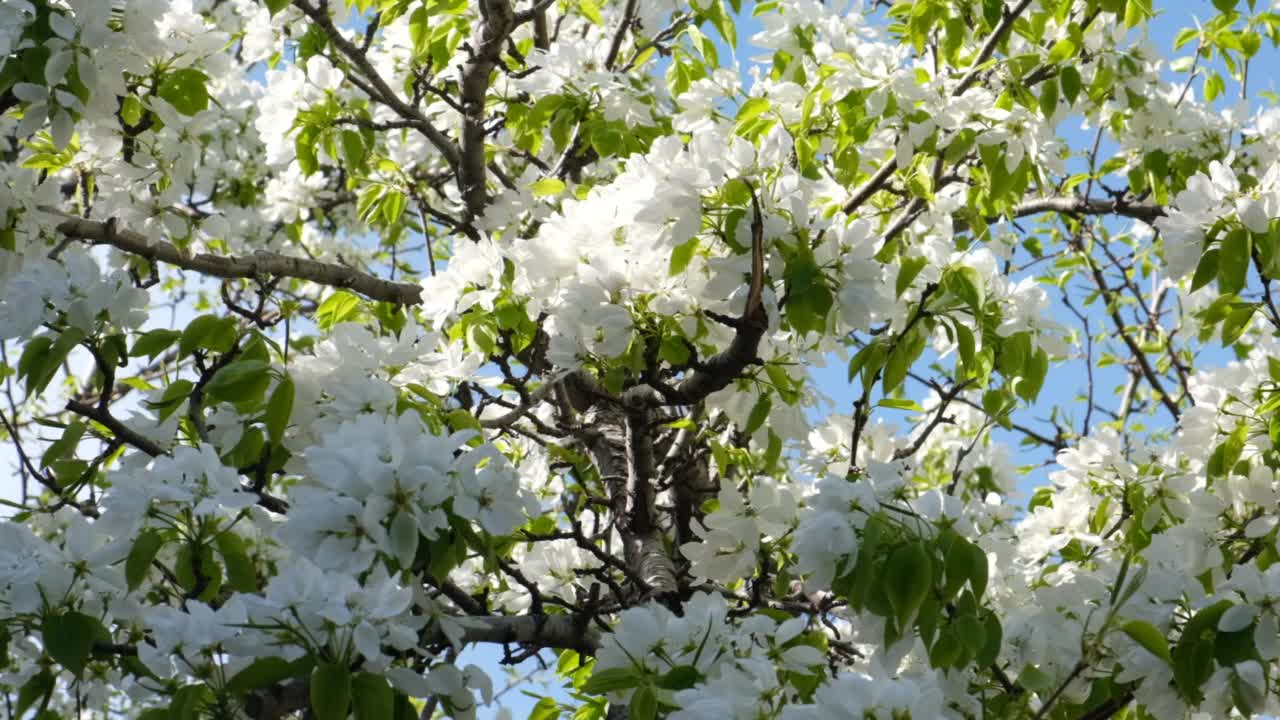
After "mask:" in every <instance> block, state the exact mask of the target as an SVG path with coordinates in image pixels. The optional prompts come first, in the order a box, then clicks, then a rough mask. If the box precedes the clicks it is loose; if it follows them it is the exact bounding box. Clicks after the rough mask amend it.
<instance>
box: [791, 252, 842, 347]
mask: <svg viewBox="0 0 1280 720" xmlns="http://www.w3.org/2000/svg"><path fill="white" fill-rule="evenodd" d="M784 280H785V282H786V287H787V308H786V310H787V322H789V323H791V327H792V328H794V329H795V330H796V332H799V333H808V332H821V331H822V330H823V329H824V328H826V326H827V313H828V312H829V311H830V310H831V306H832V304H833V303H834V302H835V299H834V297H833V296H832V294H831V289H830V288H829V287H827V282H826V278H825V277H824V276H823V274H822V269H821V268H819V267H818V264H817V262H816V261H815V260H814V257H813V252H812V250H810V249H809V248H808V247H807V246H803V247H802V248H801V249H800V250H799V251H798V252H797V253H796V254H795V255H793V256H792V257H791V258H790V259H789V260H788V262H787V267H786V272H785V275H784Z"/></svg>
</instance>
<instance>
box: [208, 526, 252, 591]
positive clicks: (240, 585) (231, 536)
mask: <svg viewBox="0 0 1280 720" xmlns="http://www.w3.org/2000/svg"><path fill="white" fill-rule="evenodd" d="M217 543H218V552H219V553H220V554H221V555H222V561H223V562H224V563H225V564H226V566H227V580H228V581H229V582H230V584H231V587H232V588H233V589H234V590H237V591H239V592H242V593H252V592H257V590H258V573H257V571H256V570H254V567H253V560H252V559H250V557H249V552H248V551H247V550H246V549H245V546H244V540H242V539H241V538H240V536H239V535H236V534H235V533H233V532H230V531H227V532H223V533H220V534H219V535H218V539H217Z"/></svg>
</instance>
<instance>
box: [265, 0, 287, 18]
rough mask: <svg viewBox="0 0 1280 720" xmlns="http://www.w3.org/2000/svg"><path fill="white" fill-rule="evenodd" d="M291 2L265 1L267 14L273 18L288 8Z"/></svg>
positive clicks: (285, 0)
mask: <svg viewBox="0 0 1280 720" xmlns="http://www.w3.org/2000/svg"><path fill="white" fill-rule="evenodd" d="M292 2H293V0H266V3H267V12H269V13H271V17H275V15H276V13H278V12H280V11H281V10H283V9H285V8H287V7H289V5H290V4H291V3H292Z"/></svg>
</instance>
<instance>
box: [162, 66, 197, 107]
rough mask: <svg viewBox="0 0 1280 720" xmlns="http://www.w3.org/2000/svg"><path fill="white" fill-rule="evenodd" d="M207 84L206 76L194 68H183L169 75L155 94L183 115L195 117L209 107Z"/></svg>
mask: <svg viewBox="0 0 1280 720" xmlns="http://www.w3.org/2000/svg"><path fill="white" fill-rule="evenodd" d="M208 82H209V76H208V75H205V74H204V73H202V72H200V71H199V70H196V69H195V68H183V69H181V70H175V71H174V72H171V73H169V75H167V76H166V77H165V79H164V80H163V81H162V82H161V83H160V87H159V88H158V89H157V90H156V94H157V95H159V96H160V97H162V98H164V99H165V100H166V101H167V102H168V103H169V104H170V105H172V106H173V109H174V110H177V111H178V112H180V113H182V114H183V115H187V116H190V115H195V114H196V113H198V112H200V111H201V110H204V109H205V108H207V107H209V88H208V87H207V83H208Z"/></svg>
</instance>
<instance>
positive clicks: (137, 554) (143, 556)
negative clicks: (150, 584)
mask: <svg viewBox="0 0 1280 720" xmlns="http://www.w3.org/2000/svg"><path fill="white" fill-rule="evenodd" d="M162 545H164V538H163V537H161V536H160V533H159V532H158V531H156V530H151V529H148V530H143V531H142V533H141V534H139V535H138V539H137V540H135V541H134V542H133V547H132V548H131V549H130V550H129V556H128V557H127V558H125V561H124V577H125V581H126V582H127V583H129V590H130V591H133V590H137V589H138V586H139V585H141V584H142V581H143V580H144V579H146V577H147V571H148V570H150V569H151V562H152V561H153V560H155V559H156V553H158V552H160V547H161V546H162Z"/></svg>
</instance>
